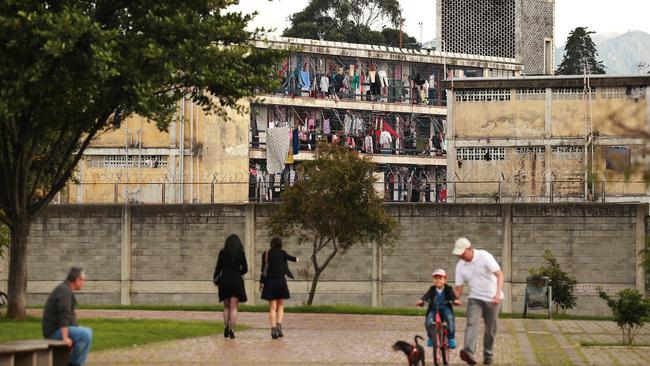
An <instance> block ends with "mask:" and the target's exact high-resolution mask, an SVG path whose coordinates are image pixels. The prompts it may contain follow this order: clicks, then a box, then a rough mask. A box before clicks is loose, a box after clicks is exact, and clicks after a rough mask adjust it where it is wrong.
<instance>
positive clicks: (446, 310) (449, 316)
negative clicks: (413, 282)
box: [415, 269, 460, 349]
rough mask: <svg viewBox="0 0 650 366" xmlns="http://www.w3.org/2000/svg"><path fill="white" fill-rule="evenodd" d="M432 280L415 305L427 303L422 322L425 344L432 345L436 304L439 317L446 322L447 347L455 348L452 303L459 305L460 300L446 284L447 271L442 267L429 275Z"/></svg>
mask: <svg viewBox="0 0 650 366" xmlns="http://www.w3.org/2000/svg"><path fill="white" fill-rule="evenodd" d="M431 277H432V280H433V286H431V287H430V288H429V291H427V293H425V294H424V296H422V299H421V300H418V301H417V302H416V303H415V305H416V306H423V305H424V303H425V302H427V303H428V304H429V308H428V309H427V317H426V321H425V322H424V326H425V328H426V330H427V335H428V336H429V340H428V342H427V345H428V346H429V347H433V338H432V337H433V334H432V333H431V328H432V326H433V323H434V322H435V319H436V304H438V309H439V311H440V319H442V321H443V322H446V323H447V332H448V333H447V338H448V339H449V348H451V349H454V348H456V334H455V333H456V324H455V321H454V309H453V307H452V303H453V304H454V305H460V300H458V299H457V298H456V294H455V293H454V289H453V288H452V287H451V286H449V285H447V273H446V272H445V270H444V269H436V270H435V271H433V274H432V275H431Z"/></svg>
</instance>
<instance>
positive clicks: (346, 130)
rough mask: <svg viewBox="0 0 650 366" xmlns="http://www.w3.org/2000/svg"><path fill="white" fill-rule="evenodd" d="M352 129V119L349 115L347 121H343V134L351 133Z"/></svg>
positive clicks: (346, 116)
mask: <svg viewBox="0 0 650 366" xmlns="http://www.w3.org/2000/svg"><path fill="white" fill-rule="evenodd" d="M350 129H352V118H351V117H350V115H349V114H346V115H345V119H344V120H343V132H344V133H349V132H350Z"/></svg>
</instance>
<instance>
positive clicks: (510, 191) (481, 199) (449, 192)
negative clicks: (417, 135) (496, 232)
mask: <svg viewBox="0 0 650 366" xmlns="http://www.w3.org/2000/svg"><path fill="white" fill-rule="evenodd" d="M289 185H290V183H287V182H286V181H284V180H280V181H268V182H260V181H257V180H256V179H254V178H251V179H250V180H249V181H237V182H219V181H214V182H196V183H191V182H190V183H187V182H186V183H169V182H164V183H161V182H156V183H69V184H68V185H67V186H66V187H65V188H64V189H63V190H62V191H61V192H59V193H58V194H57V195H56V197H55V199H54V200H53V203H55V204H86V203H118V204H124V203H132V204H166V203H169V204H178V203H189V204H193V203H194V204H199V203H242V202H272V201H278V200H280V199H281V195H282V192H284V190H285V189H287V188H288V187H289ZM382 187H383V193H384V198H385V200H386V201H387V202H404V201H406V202H437V203H444V202H461V203H463V202H465V203H495V202H512V203H515V202H522V203H525V202H528V203H546V202H550V203H552V202H622V201H639V200H644V199H646V198H647V199H648V200H650V195H649V194H648V183H647V182H644V181H606V182H605V181H598V182H590V183H587V184H585V183H584V182H581V181H533V182H530V181H529V182H508V181H480V182H478V181H476V182H467V181H465V182H461V181H456V182H445V181H440V180H439V181H433V180H432V181H427V182H418V183H417V184H410V183H408V182H407V183H399V184H397V183H395V182H392V183H391V182H377V184H376V185H375V188H376V190H377V191H378V193H380V194H381V193H382V192H381V191H382ZM181 198H182V199H181Z"/></svg>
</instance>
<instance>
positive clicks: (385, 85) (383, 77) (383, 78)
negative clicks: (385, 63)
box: [377, 70, 388, 88]
mask: <svg viewBox="0 0 650 366" xmlns="http://www.w3.org/2000/svg"><path fill="white" fill-rule="evenodd" d="M377 76H379V81H380V82H381V87H382V88H388V75H387V74H386V70H379V72H377Z"/></svg>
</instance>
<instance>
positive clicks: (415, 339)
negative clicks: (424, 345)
mask: <svg viewBox="0 0 650 366" xmlns="http://www.w3.org/2000/svg"><path fill="white" fill-rule="evenodd" d="M418 338H420V339H421V340H423V341H424V338H422V337H420V336H419V335H416V336H415V338H413V340H414V341H415V345H416V346H419V345H420V344H419V343H418Z"/></svg>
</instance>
